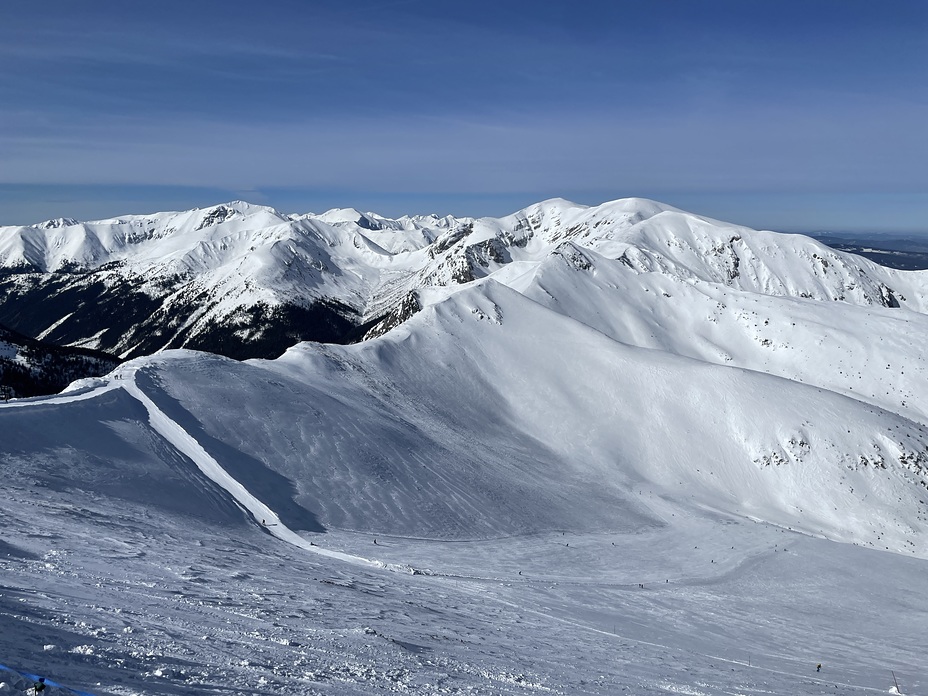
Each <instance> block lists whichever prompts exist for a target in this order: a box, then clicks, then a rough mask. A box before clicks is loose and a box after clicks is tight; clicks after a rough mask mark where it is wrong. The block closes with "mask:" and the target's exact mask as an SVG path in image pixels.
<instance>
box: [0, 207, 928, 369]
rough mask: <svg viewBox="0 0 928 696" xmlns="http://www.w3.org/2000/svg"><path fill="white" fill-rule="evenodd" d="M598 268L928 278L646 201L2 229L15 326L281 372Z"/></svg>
mask: <svg viewBox="0 0 928 696" xmlns="http://www.w3.org/2000/svg"><path fill="white" fill-rule="evenodd" d="M594 257H595V258H598V259H600V261H599V265H606V266H609V265H615V264H620V265H619V266H618V267H617V269H616V270H615V271H614V273H615V274H616V275H617V277H619V278H625V279H626V280H627V281H628V282H629V283H631V284H633V285H638V284H639V283H638V280H639V279H640V278H648V279H653V278H657V277H658V276H660V277H664V278H666V279H667V280H668V281H669V282H673V283H675V284H680V283H683V284H686V285H688V286H692V287H696V288H699V284H707V285H711V286H712V287H726V288H730V289H731V290H732V291H740V292H749V293H753V294H762V295H772V296H777V297H794V298H806V299H814V300H839V301H842V302H845V303H848V304H855V305H861V306H871V305H882V306H889V307H895V306H903V307H906V308H909V309H913V310H915V311H919V312H920V311H923V310H924V307H925V299H924V297H925V289H924V281H922V280H914V279H913V278H912V277H910V276H907V275H906V274H905V273H902V272H898V271H891V270H889V269H885V268H882V267H880V266H877V265H875V264H873V263H870V262H868V261H865V260H863V259H861V258H859V257H855V256H851V255H847V254H841V253H839V252H835V251H832V250H830V249H828V248H827V247H825V246H823V245H821V244H818V243H816V242H814V241H812V240H811V239H808V238H805V237H801V236H786V235H779V234H774V233H762V232H756V231H753V230H748V229H745V228H740V227H734V226H731V225H726V224H724V223H720V222H717V221H712V220H707V219H705V218H701V217H698V216H694V215H691V214H688V213H684V212H682V211H679V210H676V209H673V208H670V207H669V206H665V205H661V204H659V203H655V202H653V201H646V200H641V199H625V200H620V201H615V202H612V203H606V204H604V205H601V206H597V207H592V208H590V207H586V206H578V205H576V204H573V203H570V202H568V201H564V200H559V199H555V200H550V201H545V202H543V203H540V204H537V205H534V206H531V207H529V208H527V209H525V210H522V211H520V212H518V213H516V214H514V215H511V216H508V217H506V218H502V219H494V218H481V219H476V220H475V219H470V218H465V219H455V218H452V217H444V218H438V217H435V216H428V217H422V216H417V217H403V218H400V219H398V220H391V219H387V218H384V217H382V216H378V215H375V214H373V213H360V212H358V211H356V210H353V209H337V210H330V211H328V212H326V213H323V214H321V215H311V214H310V215H299V216H296V215H283V214H281V213H278V212H276V211H274V210H272V209H271V208H266V207H260V206H253V205H249V204H247V203H243V202H240V201H237V202H233V203H228V204H225V205H219V206H215V207H213V208H208V209H205V210H193V211H187V212H183V213H159V214H155V215H148V216H126V217H123V218H119V219H113V220H101V221H96V222H87V223H78V222H76V221H74V220H53V221H49V222H46V223H43V224H40V225H35V226H31V227H6V228H0V269H2V270H3V275H2V276H0V302H2V304H0V322H5V323H6V324H7V325H9V326H11V327H13V328H15V329H16V330H18V331H20V332H23V333H26V334H28V335H31V336H34V337H37V338H47V339H48V340H50V341H53V342H56V343H59V344H67V345H75V346H85V347H91V348H96V349H100V350H106V351H108V352H111V353H116V354H119V355H121V356H123V357H133V356H138V355H145V354H150V353H153V352H155V351H157V350H161V349H164V348H180V347H186V348H195V349H203V350H210V351H213V352H217V353H220V354H224V355H228V356H231V357H236V358H244V357H276V356H277V355H280V354H281V353H282V352H283V351H284V350H285V349H286V348H288V347H289V346H290V345H293V344H294V343H296V342H298V341H299V340H316V341H322V342H335V343H344V342H350V341H353V340H357V339H358V338H360V337H361V336H363V335H365V334H369V332H370V331H371V330H373V334H370V335H377V334H378V333H381V332H382V331H383V330H384V329H385V328H386V327H389V326H393V325H395V324H396V323H397V321H398V318H400V319H402V318H405V317H406V316H408V314H409V312H410V309H411V308H412V309H414V307H415V306H416V301H415V297H414V295H415V293H416V292H418V291H419V290H420V289H421V288H426V287H432V286H436V285H438V286H448V285H455V284H462V283H467V282H471V281H473V280H475V279H479V278H484V277H487V276H492V277H494V278H496V279H497V280H498V281H499V282H502V283H504V284H507V285H512V286H513V287H516V288H517V289H519V290H520V291H521V292H526V291H527V284H531V283H532V278H533V277H534V276H535V275H538V274H540V273H543V272H544V269H545V268H546V267H548V266H551V265H552V264H557V263H559V260H560V259H564V260H568V261H569V262H570V263H572V264H573V265H574V268H575V270H576V271H577V272H578V274H580V273H582V272H583V271H585V270H588V269H589V266H590V265H591V264H592V263H593V258H594ZM535 286H536V290H535V292H536V294H537V293H539V292H543V291H541V290H540V289H539V288H538V283H537V282H536V283H535ZM667 304H668V306H669V307H674V306H677V305H678V304H679V303H674V302H671V303H667ZM384 322H386V323H384Z"/></svg>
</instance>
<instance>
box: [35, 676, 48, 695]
mask: <svg viewBox="0 0 928 696" xmlns="http://www.w3.org/2000/svg"><path fill="white" fill-rule="evenodd" d="M40 691H45V677H39V681H37V682H36V683H35V684H33V685H32V693H33V695H34V694H37V693H39V692H40Z"/></svg>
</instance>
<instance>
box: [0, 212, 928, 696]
mask: <svg viewBox="0 0 928 696" xmlns="http://www.w3.org/2000/svg"><path fill="white" fill-rule="evenodd" d="M146 219H147V220H150V222H149V223H146V222H145V220H146ZM250 220H253V221H254V223H255V224H254V225H252V222H249V221H250ZM139 223H141V225H139ZM95 224H96V225H98V227H99V229H97V230H96V231H95V232H94V233H93V234H89V233H88V230H89V229H91V228H92V227H93V225H83V226H82V225H80V224H77V223H75V222H74V221H67V220H65V221H59V222H58V223H56V224H52V225H49V226H48V229H47V230H44V231H42V234H44V235H45V237H43V238H44V239H46V242H45V243H43V244H44V246H43V244H38V243H35V244H33V245H32V246H31V247H29V248H30V251H29V253H30V254H31V256H29V259H31V260H29V261H28V263H29V264H32V267H31V270H30V272H29V273H15V274H13V275H10V276H8V277H7V280H6V281H4V282H6V285H4V288H5V289H6V290H5V291H8V292H10V293H13V295H11V296H12V300H9V299H8V300H7V304H8V303H10V302H12V304H14V305H15V304H16V302H18V301H20V300H22V301H25V300H24V299H23V298H27V297H33V298H34V297H36V296H34V295H29V292H27V291H26V290H24V288H26V286H28V285H29V284H32V285H31V286H30V287H32V288H33V289H36V288H45V289H46V290H47V289H49V288H51V289H53V290H54V292H53V293H52V294H50V295H48V296H47V298H48V299H47V305H48V309H49V310H51V309H54V308H55V307H57V306H58V305H59V304H64V305H67V304H68V302H70V301H71V300H73V301H74V302H75V303H79V302H81V301H84V300H83V299H82V297H83V296H81V294H80V291H79V290H80V287H83V286H80V283H85V284H86V291H87V292H90V291H91V290H93V291H95V292H97V291H102V290H105V286H106V284H107V282H110V281H112V282H113V284H114V287H115V286H119V285H120V284H123V285H122V286H121V287H125V284H126V283H129V284H131V282H130V281H128V280H126V278H128V277H130V276H129V275H127V269H130V268H134V269H135V270H134V271H133V273H137V278H143V277H144V279H145V280H144V282H145V283H147V284H148V285H146V286H145V287H146V289H145V292H150V293H151V294H150V295H148V297H149V299H150V300H151V302H152V303H154V304H153V305H152V306H155V305H157V307H161V309H158V308H157V307H156V308H155V309H151V312H152V316H157V315H158V313H159V312H162V313H165V314H166V315H167V314H170V316H172V317H174V318H177V317H181V318H182V321H181V322H180V323H179V324H177V326H174V327H173V328H172V329H171V330H172V331H174V332H175V333H174V334H171V336H172V338H171V340H175V339H176V340H178V341H181V342H182V341H183V340H188V339H187V338H184V339H181V338H178V337H180V336H186V337H193V336H195V335H196V330H198V329H197V327H198V326H201V322H202V326H210V325H213V326H214V327H215V323H214V324H211V322H218V323H220V324H221V323H222V322H223V321H226V320H223V319H221V317H222V316H225V317H226V319H228V317H229V316H231V317H238V318H241V317H242V316H244V315H241V314H236V312H238V311H239V309H236V308H240V307H242V306H245V305H247V303H248V302H251V301H255V302H264V303H265V304H266V306H267V307H271V306H272V305H273V303H274V302H277V301H280V298H281V297H290V298H291V299H292V297H293V295H295V294H298V293H304V294H302V295H300V297H301V298H302V299H300V301H305V299H306V297H309V296H311V295H312V293H316V292H318V293H319V294H318V295H315V297H317V299H318V298H323V297H325V298H326V299H325V301H326V302H338V303H340V304H339V305H337V307H346V308H350V312H348V313H349V314H350V313H351V312H353V314H351V316H352V317H353V318H352V319H351V321H349V322H348V324H350V325H351V326H355V324H353V323H352V322H361V321H363V320H372V322H371V324H370V326H369V327H365V328H370V327H373V329H374V330H373V331H372V332H371V333H370V334H369V336H370V338H368V340H365V341H363V342H360V343H357V344H354V345H333V344H320V343H300V344H298V345H295V346H293V347H291V348H290V349H289V350H287V351H286V352H285V353H284V354H283V355H282V356H281V357H279V358H278V359H276V360H248V361H244V362H239V361H236V360H231V359H228V358H224V357H220V356H218V355H215V354H209V353H200V352H194V351H189V350H184V351H165V352H161V353H159V354H157V355H153V356H149V357H140V358H137V359H135V360H132V361H130V362H128V363H125V364H123V365H121V366H120V367H119V368H118V369H116V370H115V371H114V372H113V373H111V374H110V375H108V376H105V377H102V378H96V379H91V380H85V381H82V382H79V383H76V384H74V385H72V387H71V388H70V389H69V390H67V391H66V392H64V393H62V394H60V395H57V396H54V397H47V398H42V399H21V400H14V401H11V402H9V403H8V404H0V462H2V477H3V478H2V481H3V485H4V490H5V492H6V493H7V495H5V496H2V497H0V520H2V525H3V526H2V528H3V530H4V534H3V537H2V539H0V625H2V626H3V631H0V655H2V656H3V658H2V659H0V663H2V665H6V666H8V667H10V668H12V669H13V670H15V671H9V672H7V671H3V669H2V668H0V682H3V683H5V684H6V685H7V688H8V691H9V692H11V693H23V692H24V690H25V688H26V687H27V686H28V684H29V683H30V681H29V678H25V677H21V676H19V674H20V673H28V674H47V675H49V676H51V677H53V678H54V679H55V680H56V681H57V682H59V683H61V684H66V685H68V686H71V687H74V688H77V689H80V690H84V691H89V692H92V693H100V694H114V695H115V694H182V693H183V694H186V693H229V692H230V691H235V690H239V691H242V692H244V693H308V694H362V693H363V694H368V693H444V694H474V693H478V694H480V693H483V694H528V693H533V694H537V693H556V694H615V693H622V692H630V693H645V694H647V693H653V694H666V693H687V694H712V695H715V694H761V693H766V694H770V693H773V694H798V693H802V694H826V693H827V694H833V693H836V692H838V693H846V694H865V693H867V694H870V693H874V692H877V691H878V692H883V693H886V692H888V691H889V689H890V687H891V686H893V674H895V675H896V676H897V677H898V678H899V681H900V686H901V687H902V692H903V693H924V690H925V688H926V686H928V673H926V671H925V668H924V666H923V657H922V655H921V652H920V646H921V643H922V637H923V635H924V633H925V631H926V630H928V619H926V617H928V600H926V599H925V596H924V593H923V592H922V591H921V590H920V588H921V587H922V585H923V583H924V580H923V578H924V571H925V562H926V560H928V541H926V524H928V490H926V489H928V411H926V409H928V402H926V400H925V399H926V396H925V395H926V394H928V390H926V388H925V387H926V386H928V385H926V384H925V374H926V369H925V368H926V365H925V355H924V349H923V340H922V337H923V336H924V335H925V329H926V328H928V327H926V325H925V321H926V317H925V315H924V314H923V308H924V297H925V295H924V291H923V289H922V288H923V285H924V276H923V274H920V273H908V274H906V273H899V272H893V271H890V270H888V269H882V268H880V267H877V266H874V265H873V264H870V263H869V262H866V261H864V260H861V259H857V258H856V257H852V256H848V255H842V254H838V253H837V252H831V251H829V250H827V249H826V248H824V247H821V246H819V245H817V244H816V243H815V242H812V241H811V240H808V239H806V238H803V237H795V236H784V235H776V234H774V233H762V232H755V231H752V230H747V229H744V228H737V227H733V226H730V225H726V224H724V223H720V222H717V221H711V220H705V219H703V218H699V217H697V216H692V215H689V214H687V213H684V212H682V211H678V210H675V209H672V208H669V207H668V206H663V205H661V204H658V203H654V202H651V201H642V200H640V199H627V200H624V201H616V202H613V203H608V204H604V205H603V206H598V207H596V208H588V207H584V206H578V205H575V204H572V203H569V202H567V201H562V200H552V201H546V202H544V203H540V204H538V205H536V206H532V207H530V208H528V209H526V210H524V211H521V212H519V213H517V214H515V215H513V216H509V217H508V218H502V219H489V218H483V219H464V220H454V219H450V218H434V217H433V218H404V219H400V220H388V219H386V218H383V217H380V216H376V215H374V214H372V213H363V214H362V213H360V212H358V211H355V210H344V209H343V210H336V211H329V212H328V213H324V214H322V215H318V216H315V215H292V216H291V215H280V214H277V213H275V212H274V211H270V210H269V209H261V208H255V207H253V206H247V204H229V205H227V206H220V207H218V208H216V209H211V210H210V211H197V212H192V213H178V214H163V218H162V216H160V215H159V216H149V217H148V218H125V219H121V220H119V221H106V222H104V223H95ZM103 227H106V228H107V229H108V230H109V232H106V233H104V231H103ZM172 227H173V228H174V231H172V230H171V229H170V228H172ZM72 228H73V229H77V230H78V231H77V234H78V235H80V236H81V239H82V240H84V241H81V242H80V243H74V242H73V241H72V240H71V239H70V237H67V236H66V232H67V230H69V229H72ZM258 228H260V229H258ZM36 229H37V228H36ZM130 229H137V230H138V229H141V230H143V231H141V232H138V231H136V232H134V233H133V234H134V235H135V236H133V237H132V239H133V240H134V241H132V242H131V243H130V242H128V241H127V240H128V239H129V237H130V236H131V235H130V234H129V230H130ZM118 230H122V232H120V234H122V235H123V236H122V237H120V236H119V234H116V231H118ZM177 230H182V231H183V232H182V234H175V232H176V231H177ZM5 233H8V231H5ZM46 233H47V234H46ZM35 234H38V232H35V231H29V230H24V231H22V234H20V233H17V234H14V235H12V236H13V237H16V238H17V239H19V240H20V242H22V241H23V240H25V239H28V238H32V236H33V235H35ZM55 235H58V236H57V237H56V236H55ZM90 237H93V238H94V239H96V240H97V241H96V242H94V243H93V244H90V243H89V242H87V243H85V242H86V239H89V238H90ZM53 238H54V239H59V240H61V244H60V245H59V246H58V247H56V246H55V244H49V243H48V242H47V240H50V239H53ZM2 239H3V240H6V241H8V238H7V237H6V236H4V237H2ZM4 243H5V242H4ZM68 243H70V244H72V245H73V246H68ZM20 246H22V247H23V249H25V248H26V245H25V244H20ZM65 246H67V248H68V251H67V253H64V252H62V253H61V254H58V252H56V251H55V249H58V248H61V249H63V248H64V247H65ZM14 247H16V244H14V243H12V242H11V243H10V244H9V245H8V246H6V247H4V249H14ZM5 253H6V252H5ZM16 253H19V252H16ZM23 253H24V252H23ZM14 257H15V253H14V252H10V255H9V256H8V257H4V258H10V259H13V258H14ZM78 257H80V258H81V259H83V260H82V261H80V262H79V263H81V264H84V266H83V270H81V269H77V268H76V267H75V266H70V265H69V264H70V263H71V262H70V261H68V259H72V258H74V259H76V258H78ZM15 258H20V261H19V262H11V265H16V263H18V264H19V266H20V267H23V265H24V264H23V259H25V258H26V257H25V256H22V255H21V256H20V257H15ZM288 260H289V262H290V265H287V261H288ZM74 263H78V262H77V261H74ZM40 264H45V265H44V266H42V265H40ZM93 264H101V265H99V266H94V269H96V270H91V271H88V270H87V269H88V268H90V266H92V265H93ZM314 264H315V265H314ZM52 268H57V269H59V270H61V269H66V270H67V272H66V273H51V274H46V273H45V272H44V271H45V270H47V269H52ZM39 271H41V272H39ZM172 274H173V275H172ZM130 275H131V274H130ZM72 276H73V278H72ZM168 277H170V278H173V279H174V280H170V282H169V281H167V280H164V279H165V278H168ZM75 279H76V280H75ZM107 279H108V280H107ZM178 279H181V280H178ZM72 280H73V281H74V283H72V282H71V281H72ZM175 281H176V284H172V283H175ZM133 282H134V281H133ZM159 288H161V289H160V290H159ZM165 288H167V289H166V290H164V289H165ZM190 288H195V289H196V290H195V295H186V293H188V292H194V291H193V290H190ZM307 289H308V290H307ZM162 290H164V291H165V292H166V294H165V295H164V296H163V297H162V296H160V295H158V293H159V292H161V291H162ZM36 291H38V290H36ZM16 293H19V294H16ZM192 296H196V297H198V298H199V297H206V298H208V297H212V298H213V299H212V300H211V302H213V304H210V302H205V301H204V302H203V303H199V302H192V303H190V306H191V307H193V308H194V311H193V312H192V313H191V314H190V315H183V313H182V312H180V311H179V310H177V311H174V310H175V309H177V308H179V307H181V306H186V305H185V304H184V303H186V302H188V301H189V298H190V297H192ZM101 297H102V298H104V300H103V301H105V298H106V297H112V298H115V297H117V296H116V295H112V296H107V294H106V292H103V293H102V295H101ZM17 298H19V299H17ZM164 298H169V299H168V300H164ZM255 298H257V299H255ZM162 300H164V302H166V304H160V303H162ZM113 301H115V299H114V300H113ZM320 301H321V300H320ZM172 302H176V303H178V304H176V305H174V304H171V303H172ZM40 305H41V303H40ZM4 306H6V304H5V305H4ZM253 306H258V305H253ZM281 306H283V305H281ZM332 306H336V305H332ZM165 308H167V309H165ZM172 308H174V309H172ZM217 308H218V309H217ZM214 310H215V311H214ZM338 311H346V312H347V310H338ZM222 312H226V313H227V314H226V315H223V314H222ZM387 314H392V316H390V317H389V321H388V322H387V323H386V324H383V323H382V324H380V326H376V324H377V321H376V320H377V319H378V318H379V317H382V316H385V315H387ZM67 316H70V315H67ZM117 319H118V317H112V320H113V321H114V322H115V321H116V320H117ZM68 321H69V320H68V319H67V317H66V316H65V315H61V316H59V317H58V319H57V320H56V322H57V323H56V324H55V327H62V328H61V329H60V330H61V331H65V330H67V331H72V330H74V331H78V330H83V329H82V328H81V327H82V326H83V323H82V322H83V320H82V321H78V322H77V323H76V324H72V325H71V328H67V324H68ZM226 325H229V321H226ZM232 325H234V327H235V331H238V332H239V333H248V332H249V331H257V329H256V325H255V324H247V322H244V321H243V322H241V323H238V324H235V323H234V322H232ZM154 326H155V324H149V325H147V326H146V327H144V330H143V329H142V328H139V329H133V328H131V327H130V328H125V330H124V327H121V326H117V328H118V329H119V330H118V331H117V333H119V334H120V336H130V337H131V341H134V342H135V343H133V345H142V343H143V334H144V332H145V331H148V330H149V329H152V328H153V327H154ZM55 330H58V329H57V328H55V329H51V328H49V329H46V331H50V332H51V333H54V331H55ZM95 331H96V333H94V334H93V335H94V336H96V337H97V338H96V339H94V340H96V341H98V342H99V341H104V340H107V341H110V340H115V339H113V338H107V337H106V333H105V332H106V331H113V326H104V327H103V328H102V329H101V328H99V327H98V328H96V329H95ZM185 332H187V333H185ZM49 335H51V334H49ZM153 335H154V334H153ZM157 335H159V336H160V337H161V338H160V339H159V340H162V339H163V340H167V334H166V333H165V334H157ZM88 340H89V339H88ZM119 340H123V338H120V339H119ZM144 340H148V339H147V338H145V339H144ZM123 345H128V344H123ZM146 345H153V344H150V343H149V344H146ZM165 345H167V343H165ZM820 662H821V663H823V671H822V672H821V673H819V672H816V671H815V665H816V664H817V663H820ZM3 688H4V687H3V686H2V685H0V693H2V690H3ZM55 688H58V687H55ZM52 693H55V691H52ZM59 693H64V692H63V691H59Z"/></svg>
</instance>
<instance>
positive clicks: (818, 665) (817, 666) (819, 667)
mask: <svg viewBox="0 0 928 696" xmlns="http://www.w3.org/2000/svg"><path fill="white" fill-rule="evenodd" d="M815 671H816V672H821V671H822V663H821V662H819V663H818V664H817V665H815Z"/></svg>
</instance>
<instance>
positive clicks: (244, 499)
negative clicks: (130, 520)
mask: <svg viewBox="0 0 928 696" xmlns="http://www.w3.org/2000/svg"><path fill="white" fill-rule="evenodd" d="M120 381H121V384H118V385H116V386H118V387H121V388H122V389H124V390H125V391H126V393H128V394H129V395H130V396H132V397H133V398H134V399H136V400H137V401H138V402H139V403H140V404H141V405H142V406H143V407H144V408H145V410H146V411H147V412H148V419H149V425H150V426H151V427H152V429H153V430H154V431H155V432H157V433H158V434H159V435H161V437H163V438H164V439H165V440H167V441H168V442H169V443H171V445H173V446H174V447H175V448H176V449H177V450H178V451H179V452H180V453H181V454H183V455H184V456H186V457H187V458H188V459H189V460H190V461H192V462H193V463H194V464H196V466H197V468H199V470H200V471H201V472H202V473H203V475H204V476H206V477H207V478H209V479H210V480H211V481H213V482H214V483H215V484H216V485H218V486H219V487H221V488H222V489H223V490H225V491H227V492H228V493H229V495H231V496H232V498H233V499H234V500H235V502H236V503H238V505H239V506H240V507H241V508H242V509H243V510H245V511H246V512H247V513H248V514H249V515H251V517H252V518H253V519H254V520H255V522H256V523H257V524H259V525H261V526H262V527H263V528H264V529H265V530H266V531H267V532H268V533H270V534H271V535H272V536H274V537H276V538H278V539H280V540H281V541H284V542H286V543H288V544H291V545H293V546H296V547H298V548H300V549H303V550H304V551H309V552H311V553H315V554H318V555H320V556H326V557H328V558H334V559H337V560H340V561H345V562H347V563H353V564H355V565H363V566H367V567H372V568H381V569H385V570H390V571H393V572H399V573H406V574H414V573H417V571H416V570H414V569H413V568H412V567H411V566H408V565H403V564H396V563H384V562H383V561H378V560H375V559H371V558H365V557H363V556H355V555H353V554H348V553H343V552H340V551H332V550H329V549H325V548H323V547H320V546H317V545H316V544H314V543H312V542H310V541H308V540H306V539H304V538H303V537H301V536H300V535H299V534H297V533H296V532H294V531H293V530H292V529H290V528H289V527H287V526H286V525H285V524H284V523H283V522H281V520H280V518H279V517H278V515H277V513H275V512H274V511H273V510H272V509H271V508H269V507H268V506H267V505H265V504H264V503H262V502H261V501H260V500H258V498H256V497H255V496H254V495H252V494H251V493H250V492H249V491H248V489H247V488H245V486H243V485H242V484H241V483H240V482H239V481H237V480H236V479H235V478H233V477H232V476H231V475H230V474H229V473H228V472H227V471H226V470H225V469H224V468H223V467H222V465H221V464H220V463H219V462H218V461H217V460H216V459H215V458H214V457H213V456H212V455H210V454H209V452H207V451H206V450H205V449H204V448H203V446H202V445H200V443H199V442H197V440H196V439H195V438H194V437H193V436H191V435H190V433H188V432H187V431H186V430H184V428H183V427H182V426H181V425H179V424H178V423H177V422H175V421H174V420H173V419H171V417H170V416H168V415H167V414H166V413H165V412H164V411H162V410H161V409H160V408H159V407H158V405H157V404H156V403H155V402H154V401H152V399H151V398H150V397H149V396H148V395H147V394H145V392H144V391H142V389H141V387H139V385H138V384H137V383H136V381H135V372H134V371H133V372H131V373H129V372H125V373H123V375H122V379H121V380H120Z"/></svg>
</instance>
